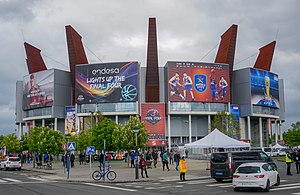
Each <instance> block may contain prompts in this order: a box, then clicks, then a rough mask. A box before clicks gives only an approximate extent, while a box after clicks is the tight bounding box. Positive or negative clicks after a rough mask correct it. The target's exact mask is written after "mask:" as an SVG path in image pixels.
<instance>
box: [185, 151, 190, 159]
mask: <svg viewBox="0 0 300 195" xmlns="http://www.w3.org/2000/svg"><path fill="white" fill-rule="evenodd" d="M188 154H189V151H188V150H187V149H185V158H188Z"/></svg>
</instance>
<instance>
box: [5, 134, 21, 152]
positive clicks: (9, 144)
mask: <svg viewBox="0 0 300 195" xmlns="http://www.w3.org/2000/svg"><path fill="white" fill-rule="evenodd" d="M3 143H4V145H5V146H6V152H7V153H16V152H20V150H21V143H20V140H18V138H17V136H16V135H15V134H14V133H12V134H8V135H7V136H5V138H4V140H3Z"/></svg>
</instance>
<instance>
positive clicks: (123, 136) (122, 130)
mask: <svg viewBox="0 0 300 195" xmlns="http://www.w3.org/2000/svg"><path fill="white" fill-rule="evenodd" d="M136 125H137V126H138V128H139V132H138V134H137V144H138V148H142V149H143V148H145V147H146V144H147V141H148V138H149V135H148V132H147V131H146V129H145V125H144V123H142V122H141V121H140V119H139V117H138V116H130V117H129V120H128V121H127V122H126V123H125V125H124V126H122V125H117V126H116V128H115V130H114V131H113V145H114V147H115V148H116V149H118V150H124V151H127V152H128V154H129V153H130V150H133V149H134V148H135V145H136V143H135V142H136V139H135V133H134V132H133V127H134V126H136Z"/></svg>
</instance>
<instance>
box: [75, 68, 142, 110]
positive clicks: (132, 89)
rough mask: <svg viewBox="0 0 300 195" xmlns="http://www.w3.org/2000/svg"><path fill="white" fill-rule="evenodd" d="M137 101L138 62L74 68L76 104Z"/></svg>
mask: <svg viewBox="0 0 300 195" xmlns="http://www.w3.org/2000/svg"><path fill="white" fill-rule="evenodd" d="M137 100H138V62H122V63H104V64H91V65H79V66H76V103H78V104H87V103H100V102H133V101H137Z"/></svg>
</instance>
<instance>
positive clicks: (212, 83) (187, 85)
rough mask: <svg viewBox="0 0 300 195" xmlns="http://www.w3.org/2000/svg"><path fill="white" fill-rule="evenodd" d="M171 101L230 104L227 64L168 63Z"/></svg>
mask: <svg viewBox="0 0 300 195" xmlns="http://www.w3.org/2000/svg"><path fill="white" fill-rule="evenodd" d="M167 65H168V89H169V90H168V92H169V94H168V97H169V101H180V102H182V101H184V102H185V101H187V102H190V101H195V102H229V100H230V83H229V68H228V65H226V64H214V63H195V62H168V63H167Z"/></svg>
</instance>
